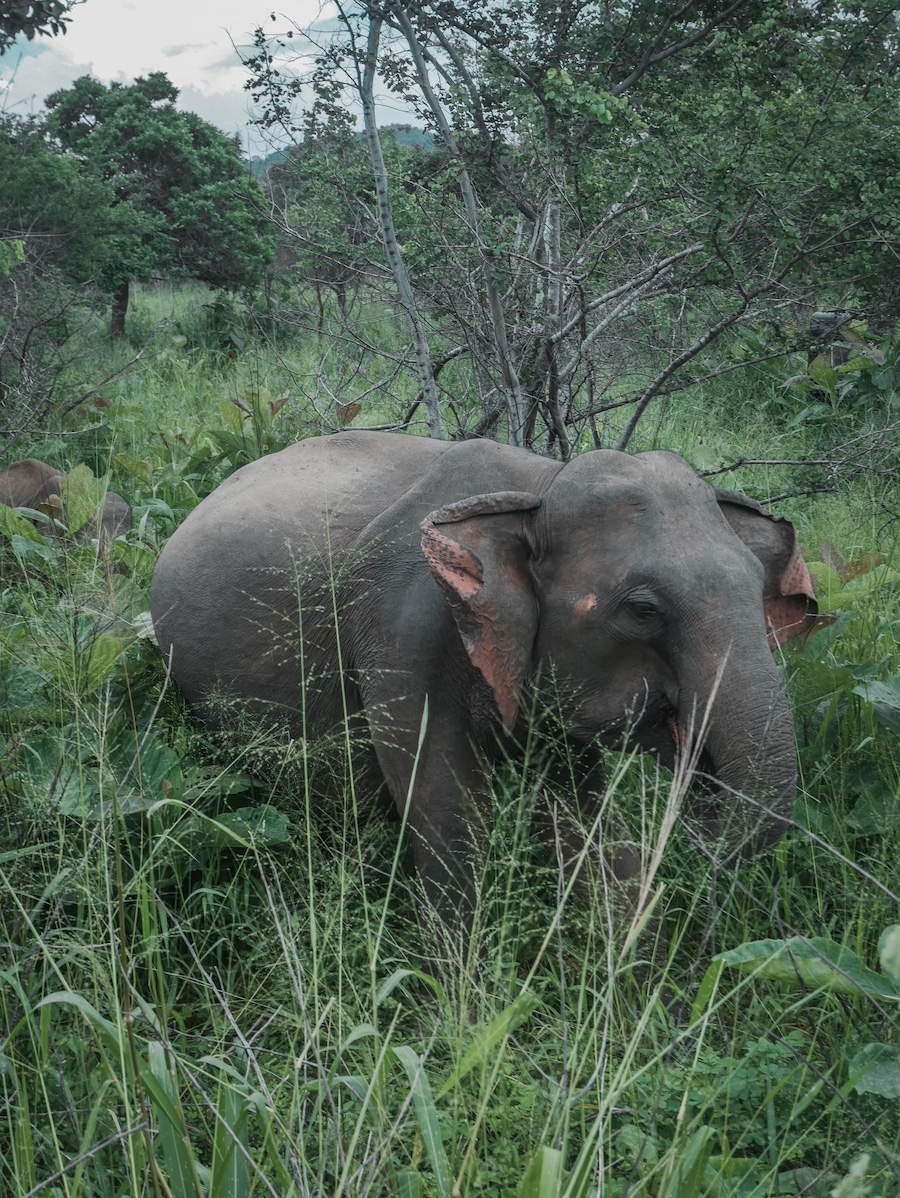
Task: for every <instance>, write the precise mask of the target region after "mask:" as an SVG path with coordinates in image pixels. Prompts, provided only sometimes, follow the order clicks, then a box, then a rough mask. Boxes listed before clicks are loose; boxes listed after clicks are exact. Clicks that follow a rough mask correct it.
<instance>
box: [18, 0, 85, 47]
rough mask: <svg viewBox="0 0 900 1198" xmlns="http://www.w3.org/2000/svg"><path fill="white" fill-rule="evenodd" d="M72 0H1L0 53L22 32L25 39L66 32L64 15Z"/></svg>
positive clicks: (71, 5) (65, 16) (66, 21)
mask: <svg viewBox="0 0 900 1198" xmlns="http://www.w3.org/2000/svg"><path fill="white" fill-rule="evenodd" d="M74 3H75V0H4V4H3V11H2V13H0V54H3V53H4V52H5V51H6V50H8V49H9V47H10V46H11V45H12V44H13V42H14V41H15V40H16V38H17V37H18V36H19V34H22V33H24V34H25V36H26V37H27V38H28V40H29V41H31V40H33V38H34V36H35V34H52V35H53V36H54V37H55V36H56V35H57V34H60V33H65V32H66V25H67V24H68V23H69V21H70V20H71V17H70V16H69V15H68V14H69V13H70V12H71V10H72V7H73V5H74Z"/></svg>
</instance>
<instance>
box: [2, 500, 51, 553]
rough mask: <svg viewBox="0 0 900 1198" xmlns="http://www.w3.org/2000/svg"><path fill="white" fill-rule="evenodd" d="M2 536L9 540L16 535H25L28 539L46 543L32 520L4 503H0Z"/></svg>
mask: <svg viewBox="0 0 900 1198" xmlns="http://www.w3.org/2000/svg"><path fill="white" fill-rule="evenodd" d="M0 536H4V537H6V538H7V539H9V540H11V539H12V538H13V537H14V536H16V537H24V538H25V540H26V541H35V542H37V543H38V544H44V538H43V537H42V536H41V534H40V533H39V532H38V530H37V529H36V528H35V527H34V525H33V524H32V523H31V521H30V520H26V519H25V517H24V516H22V515H20V513H19V512H17V511H15V509H14V508H11V507H7V506H6V505H5V504H3V503H0Z"/></svg>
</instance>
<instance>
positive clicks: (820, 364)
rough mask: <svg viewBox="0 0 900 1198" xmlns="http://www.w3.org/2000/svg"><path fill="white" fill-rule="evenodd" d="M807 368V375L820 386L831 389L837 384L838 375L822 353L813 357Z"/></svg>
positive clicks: (827, 389)
mask: <svg viewBox="0 0 900 1198" xmlns="http://www.w3.org/2000/svg"><path fill="white" fill-rule="evenodd" d="M808 369H809V377H810V378H811V379H813V380H814V381H815V382H817V383H818V384H819V386H820V387H824V388H825V390H826V391H833V390H834V388H835V387H836V386H837V382H838V379H839V378H840V376H839V374H838V372H837V371H836V370H835V368H834V367H833V366H832V365H831V364H830V363H829V362H828V361H827V360H826V358H825V357H824V355H822V354H819V356H818V357H816V358H813V360H812V361H811V362H810V364H809V368H808Z"/></svg>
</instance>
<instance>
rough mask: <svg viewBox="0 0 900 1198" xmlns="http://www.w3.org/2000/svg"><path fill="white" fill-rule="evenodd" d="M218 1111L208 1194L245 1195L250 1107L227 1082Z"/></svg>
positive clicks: (218, 1197) (221, 1090) (222, 1087)
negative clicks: (248, 1110)
mask: <svg viewBox="0 0 900 1198" xmlns="http://www.w3.org/2000/svg"><path fill="white" fill-rule="evenodd" d="M216 1111H217V1114H218V1119H217V1120H216V1131H215V1135H214V1137H213V1158H212V1175H211V1177H210V1183H209V1198H245V1196H246V1195H247V1194H249V1193H250V1169H249V1166H248V1163H247V1154H248V1153H249V1149H250V1139H249V1135H248V1128H247V1109H246V1106H245V1104H244V1101H243V1097H242V1095H241V1094H240V1092H239V1091H238V1090H236V1089H235V1088H234V1086H232V1085H229V1084H228V1083H227V1082H222V1084H221V1085H220V1086H219V1098H218V1102H217V1104H216ZM242 1149H243V1151H241V1150H242Z"/></svg>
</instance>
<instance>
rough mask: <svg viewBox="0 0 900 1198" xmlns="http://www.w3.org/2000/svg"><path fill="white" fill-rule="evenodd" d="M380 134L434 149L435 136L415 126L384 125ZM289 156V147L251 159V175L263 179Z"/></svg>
mask: <svg viewBox="0 0 900 1198" xmlns="http://www.w3.org/2000/svg"><path fill="white" fill-rule="evenodd" d="M378 132H379V133H381V134H382V136H384V135H385V134H389V135H390V136H391V137H393V139H394V141H395V142H396V143H397V145H398V146H413V147H415V148H416V149H418V150H433V149H434V134H433V133H431V132H429V130H427V129H418V128H416V126H415V125H382V126H380V128H379V130H378ZM355 136H356V137H357V138H361V137H362V136H363V134H362V131H360V132H358V133H356V134H355ZM287 156H288V147H287V146H285V147H284V148H283V149H281V150H273V151H272V153H271V154H267V155H266V156H265V158H251V159H250V162H249V166H250V174H251V175H254V176H255V177H256V178H257V179H261V178H262V176H263V175H264V174H265V173H266V171H267V170H268V169H269V167H270V166H278V164H279V163H282V162H284V160H285V158H287Z"/></svg>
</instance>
